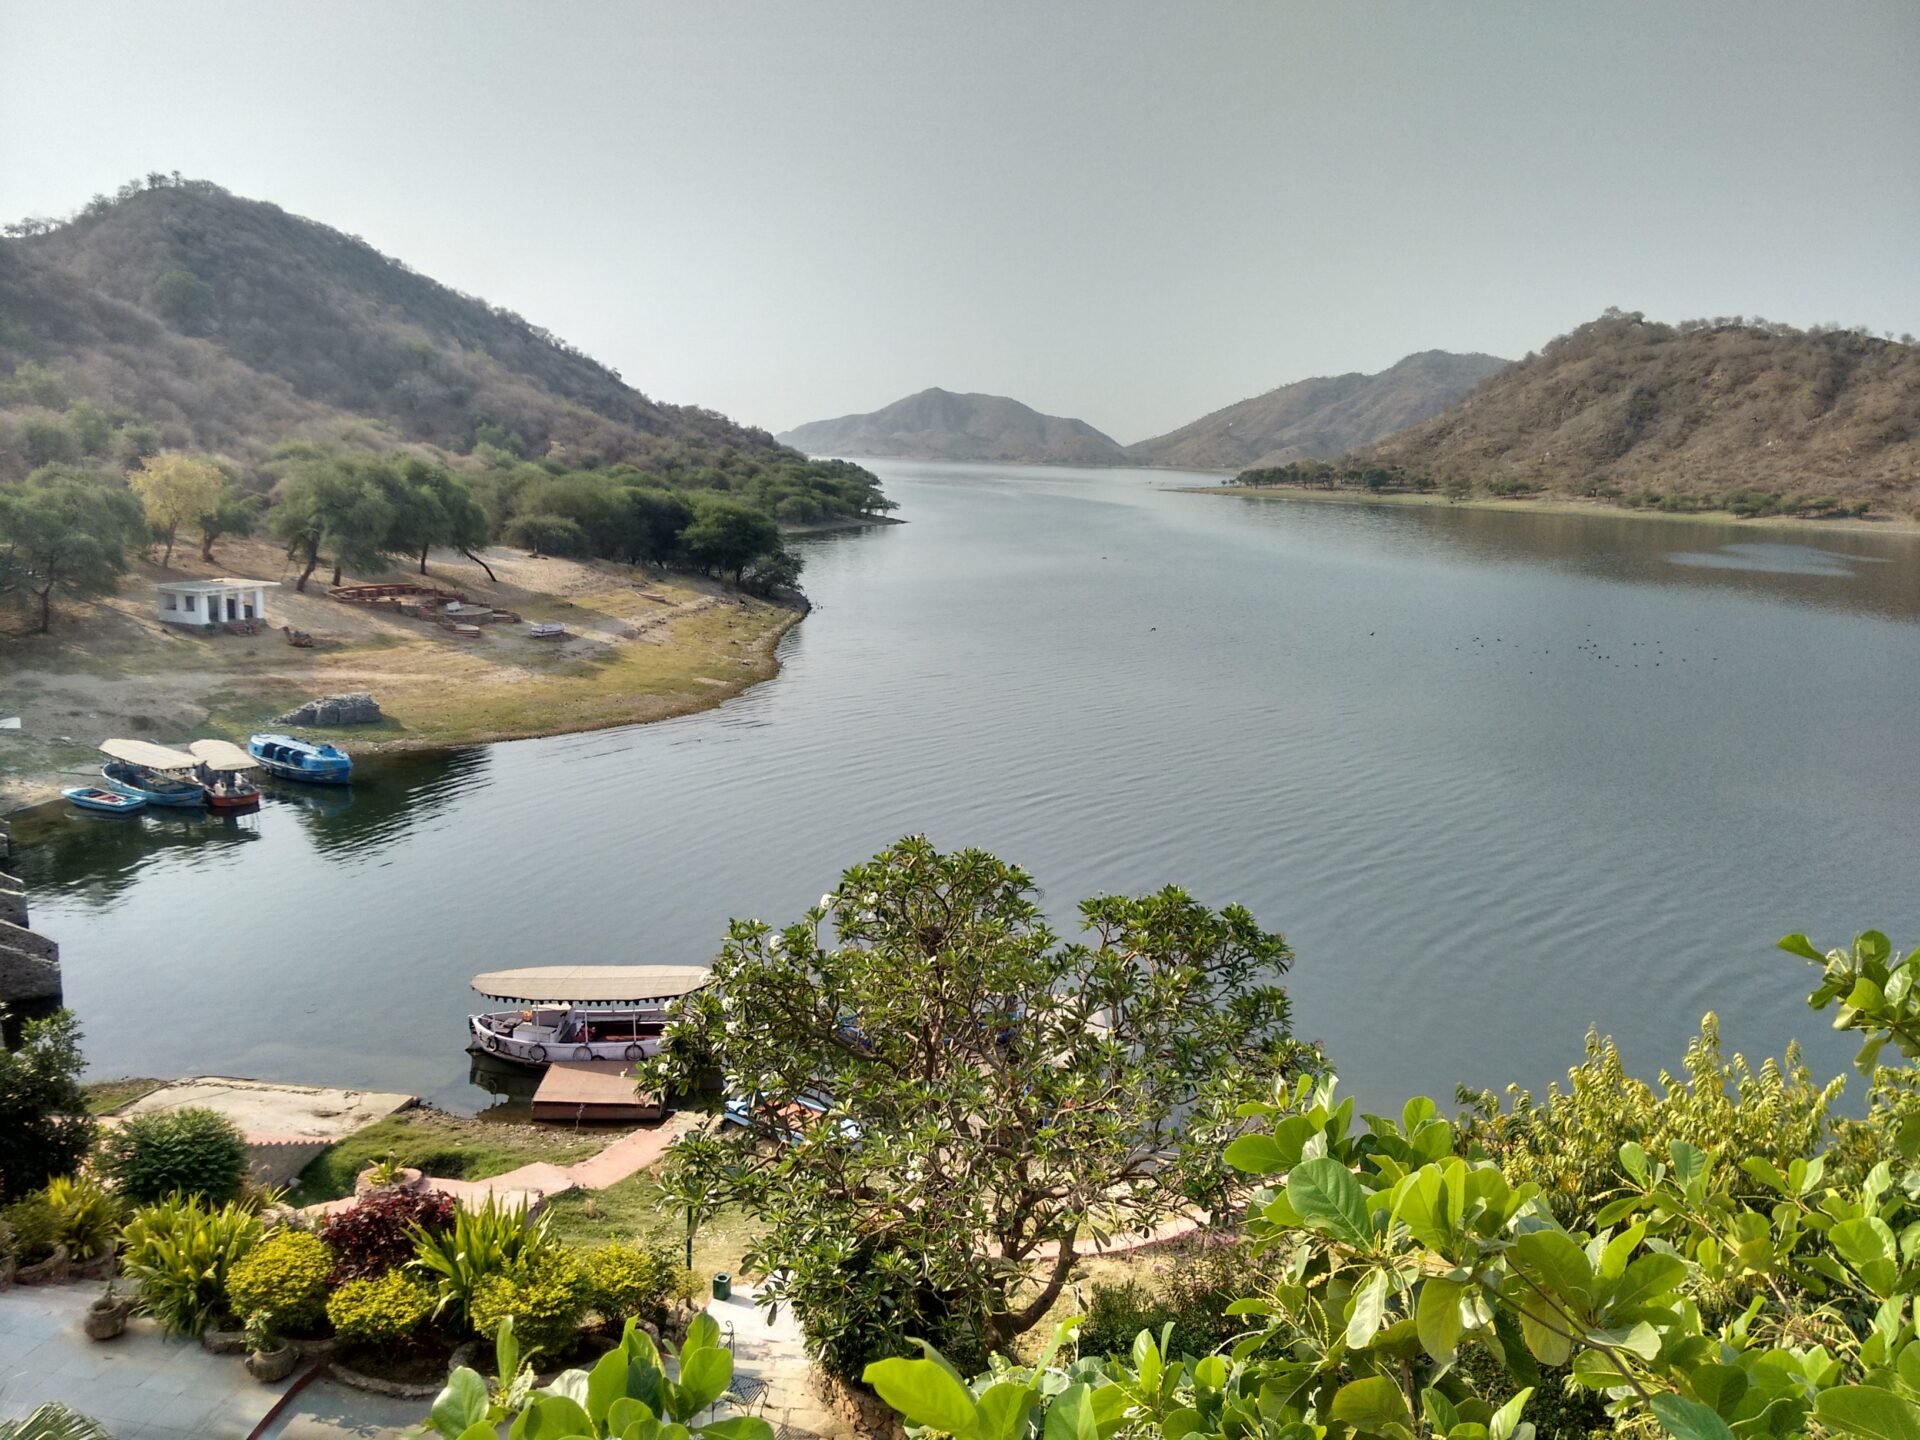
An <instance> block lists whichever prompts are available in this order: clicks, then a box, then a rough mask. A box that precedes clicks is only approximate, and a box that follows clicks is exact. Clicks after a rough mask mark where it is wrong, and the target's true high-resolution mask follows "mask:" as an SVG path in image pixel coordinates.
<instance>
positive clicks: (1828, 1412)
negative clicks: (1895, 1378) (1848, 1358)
mask: <svg viewBox="0 0 1920 1440" xmlns="http://www.w3.org/2000/svg"><path fill="white" fill-rule="evenodd" d="M1813 1413H1814V1414H1815V1415H1816V1416H1817V1417H1818V1418H1819V1420H1820V1423H1821V1424H1822V1425H1825V1426H1826V1427H1827V1428H1828V1429H1829V1430H1838V1431H1841V1432H1842V1433H1843V1434H1847V1435H1864V1436H1867V1437H1869V1440H1920V1405H1916V1404H1914V1402H1913V1401H1911V1400H1908V1399H1906V1398H1904V1397H1903V1396H1900V1395H1896V1394H1894V1392H1893V1391H1891V1390H1882V1389H1881V1388H1880V1387H1879V1386H1877V1385H1847V1386H1843V1387H1841V1388H1839V1389H1835V1390H1822V1391H1821V1392H1820V1394H1819V1396H1818V1397H1817V1398H1816V1399H1815V1400H1814V1402H1813Z"/></svg>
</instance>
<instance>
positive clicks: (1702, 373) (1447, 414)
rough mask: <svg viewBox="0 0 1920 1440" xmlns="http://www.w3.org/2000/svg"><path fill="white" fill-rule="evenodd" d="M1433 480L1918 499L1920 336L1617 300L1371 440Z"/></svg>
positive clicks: (1612, 491)
mask: <svg viewBox="0 0 1920 1440" xmlns="http://www.w3.org/2000/svg"><path fill="white" fill-rule="evenodd" d="M1361 453H1362V456H1363V457H1364V458H1366V459H1369V460H1374V461H1379V462H1382V463H1386V464H1394V465H1398V466H1401V467H1402V468H1403V469H1405V470H1406V471H1408V472H1410V473H1412V474H1414V475H1419V476H1424V477H1427V478H1429V479H1431V480H1435V481H1441V482H1445V481H1449V480H1453V481H1457V482H1472V483H1474V484H1479V485H1492V484H1495V483H1496V482H1509V483H1510V482H1520V483H1521V484H1523V485H1529V486H1537V487H1541V488H1545V489H1548V490H1554V491H1561V492H1565V493H1571V494H1582V495H1587V494H1597V495H1602V496H1613V495H1618V496H1622V497H1634V496H1647V495H1651V496H1654V497H1658V496H1666V495H1672V496H1690V497H1694V498H1701V497H1706V496H1720V497H1721V498H1724V492H1725V491H1727V490H1731V489H1757V490H1766V491H1779V492H1783V493H1795V494H1800V495H1817V494H1834V495H1838V496H1841V497H1844V498H1847V499H1852V500H1874V501H1883V502H1892V503H1894V504H1896V505H1898V506H1899V507H1900V508H1903V509H1911V508H1913V506H1914V503H1915V501H1916V500H1920V347H1916V346H1914V345H1912V344H1908V343H1900V342H1896V341H1891V340H1880V339H1875V338H1874V337H1873V336H1871V335H1868V334H1865V333H1864V332H1861V331H1849V330H1839V329H1824V330H1815V331H1805V330H1795V329H1793V328H1791V327H1790V326H1785V325H1774V324H1768V323H1767V322H1764V321H1751V322H1749V321H1745V320H1741V319H1739V318H1735V319H1731V320H1727V319H1722V320H1712V321H1708V320H1698V321H1690V322H1687V323H1685V324H1681V325H1662V324H1658V323H1654V322H1650V321H1648V320H1646V319H1645V318H1644V317H1643V316H1641V315H1639V314H1629V313H1623V312H1621V311H1609V312H1607V314H1606V315H1604V316H1602V317H1601V318H1600V319H1598V320H1595V321H1592V322H1590V323H1588V324H1586V325H1582V326H1581V327H1580V328H1579V329H1577V330H1575V331H1573V332H1572V333H1571V334H1568V335H1563V336H1561V337H1560V338H1559V339H1557V340H1555V341H1553V342H1552V343H1551V344H1549V345H1548V346H1547V347H1546V348H1545V349H1543V350H1542V351H1541V352H1540V353H1539V354H1537V355H1529V356H1528V357H1527V358H1526V359H1525V360H1522V361H1521V362H1520V363H1518V364H1516V365H1513V366H1510V367H1509V368H1507V369H1505V370H1502V371H1501V372H1500V373H1499V374H1497V375H1495V376H1494V377H1493V378H1492V379H1490V380H1488V381H1487V383H1486V384H1484V385H1483V386H1481V387H1480V388H1479V389H1477V390H1475V391H1474V392H1473V393H1472V394H1471V395H1469V396H1467V397H1466V398H1465V399H1463V400H1461V401H1459V402H1458V403H1456V404H1455V405H1453V406H1452V407H1451V408H1449V409H1447V410H1444V411H1442V412H1441V413H1440V414H1438V415H1435V416H1434V417H1433V418H1431V419H1429V420H1426V421H1424V422H1422V423H1421V424H1419V425H1416V426H1414V427H1413V428H1412V429H1410V430H1407V431H1404V432H1402V433H1400V434H1397V435H1394V436H1391V437H1389V438H1387V439H1384V440H1382V441H1380V442H1379V443H1378V444H1375V445H1372V446H1369V447H1367V448H1366V449H1365V450H1364V451H1362V452H1361Z"/></svg>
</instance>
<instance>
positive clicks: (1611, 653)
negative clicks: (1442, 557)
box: [1367, 624, 1720, 675]
mask: <svg viewBox="0 0 1920 1440" xmlns="http://www.w3.org/2000/svg"><path fill="white" fill-rule="evenodd" d="M1586 628H1587V629H1589V630H1591V629H1592V628H1593V626H1592V625H1591V624H1589V625H1588V626H1587V627H1586ZM1379 633H1380V632H1379V631H1377V630H1369V631H1368V632H1367V638H1368V639H1369V640H1372V639H1374V638H1375V637H1377V636H1378V635H1379ZM1496 647H1498V648H1496ZM1453 651H1454V653H1455V654H1456V655H1457V654H1461V653H1463V652H1464V653H1466V654H1469V655H1472V654H1480V655H1485V656H1487V657H1489V658H1491V659H1492V660H1493V662H1494V664H1496V665H1497V664H1499V663H1501V660H1502V658H1505V657H1511V658H1513V659H1516V660H1518V659H1522V658H1527V659H1531V658H1533V657H1535V656H1538V657H1540V658H1542V659H1544V658H1545V657H1546V656H1549V655H1551V654H1553V647H1552V646H1551V645H1547V646H1542V647H1541V648H1540V649H1538V650H1530V649H1525V648H1523V647H1522V646H1521V645H1520V644H1519V642H1518V641H1513V642H1509V641H1508V639H1507V637H1506V636H1504V635H1493V636H1486V635H1475V636H1473V637H1471V638H1470V639H1468V640H1466V641H1464V642H1463V643H1461V644H1459V645H1456V646H1454V647H1453ZM1561 653H1562V654H1563V655H1564V654H1565V653H1566V649H1565V647H1564V646H1563V647H1562V649H1561ZM1573 653H1574V654H1575V655H1577V656H1579V657H1581V658H1582V659H1586V660H1592V661H1594V662H1595V663H1596V664H1604V665H1611V666H1613V668H1614V669H1616V670H1619V669H1634V670H1640V669H1648V670H1658V669H1660V668H1661V667H1662V666H1671V665H1686V664H1689V663H1691V662H1692V661H1693V660H1694V659H1695V658H1696V657H1694V656H1691V655H1676V654H1673V653H1671V652H1669V651H1668V649H1667V642H1666V641H1665V640H1664V639H1662V640H1628V641H1626V642H1624V645H1623V644H1622V643H1620V642H1615V643H1613V644H1612V645H1609V646H1607V647H1606V648H1602V642H1601V641H1599V640H1595V639H1592V638H1587V639H1583V640H1577V641H1575V642H1574V645H1573ZM1719 660H1720V657H1719V656H1718V655H1709V656H1706V657H1704V663H1706V664H1718V663H1719ZM1533 673H1534V672H1533V670H1532V669H1531V668H1529V669H1528V670H1527V674H1529V675H1531V674H1533Z"/></svg>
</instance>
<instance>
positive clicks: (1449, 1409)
mask: <svg viewBox="0 0 1920 1440" xmlns="http://www.w3.org/2000/svg"><path fill="white" fill-rule="evenodd" d="M1420 1409H1421V1410H1422V1411H1423V1412H1424V1413H1425V1414H1426V1417H1427V1424H1428V1425H1430V1426H1432V1427H1433V1433H1434V1434H1436V1435H1445V1434H1447V1433H1448V1432H1449V1431H1450V1430H1452V1429H1453V1427H1454V1426H1456V1425H1458V1424H1459V1423H1460V1412H1459V1411H1458V1410H1456V1409H1454V1408H1453V1402H1452V1401H1451V1400H1449V1399H1447V1397H1446V1396H1445V1395H1442V1394H1441V1393H1440V1392H1439V1391H1438V1390H1435V1389H1433V1388H1432V1387H1431V1386H1429V1387H1428V1388H1427V1389H1425V1390H1422V1391H1421V1392H1420Z"/></svg>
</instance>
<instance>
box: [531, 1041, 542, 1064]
mask: <svg viewBox="0 0 1920 1440" xmlns="http://www.w3.org/2000/svg"><path fill="white" fill-rule="evenodd" d="M527 1058H528V1059H529V1060H531V1061H533V1063H534V1064H536V1065H544V1064H546V1063H547V1047H546V1046H544V1045H542V1044H541V1043H540V1042H539V1041H538V1040H536V1041H534V1042H533V1044H531V1045H529V1046H528V1047H527Z"/></svg>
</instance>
